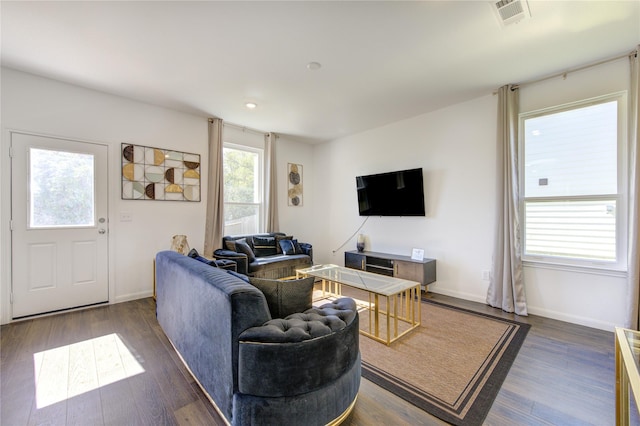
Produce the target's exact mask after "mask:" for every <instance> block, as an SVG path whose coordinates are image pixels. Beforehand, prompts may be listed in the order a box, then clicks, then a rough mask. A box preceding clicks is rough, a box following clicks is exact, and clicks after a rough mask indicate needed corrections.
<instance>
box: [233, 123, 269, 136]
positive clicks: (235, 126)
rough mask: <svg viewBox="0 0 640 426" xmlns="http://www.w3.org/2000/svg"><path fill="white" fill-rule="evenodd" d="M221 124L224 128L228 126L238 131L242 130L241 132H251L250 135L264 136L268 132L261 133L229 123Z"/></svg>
mask: <svg viewBox="0 0 640 426" xmlns="http://www.w3.org/2000/svg"><path fill="white" fill-rule="evenodd" d="M222 124H223V125H224V126H229V127H233V128H235V129H238V130H242V131H243V132H251V133H255V134H258V135H262V136H264V135H266V134H267V133H269V132H263V131H260V130H256V129H252V128H250V127H246V126H240V125H239V124H233V123H229V122H226V121H223V122H222Z"/></svg>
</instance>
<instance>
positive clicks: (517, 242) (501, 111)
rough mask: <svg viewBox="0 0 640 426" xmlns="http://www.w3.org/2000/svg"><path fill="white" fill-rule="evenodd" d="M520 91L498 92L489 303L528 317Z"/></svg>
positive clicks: (503, 89)
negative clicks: (522, 222) (520, 182)
mask: <svg viewBox="0 0 640 426" xmlns="http://www.w3.org/2000/svg"><path fill="white" fill-rule="evenodd" d="M518 109H519V98H518V89H517V87H513V86H511V85H507V86H502V87H501V88H500V89H499V90H498V132H497V164H496V172H497V173H496V184H497V186H496V188H497V203H496V231H495V232H496V233H495V240H494V249H493V265H492V271H491V280H490V281H489V289H488V290H487V304H488V305H490V306H493V307H495V308H501V309H502V310H503V311H505V312H515V313H516V314H518V315H527V302H526V298H525V292H524V283H523V279H522V246H521V238H520V234H521V231H520V217H519V211H518V198H519V186H518Z"/></svg>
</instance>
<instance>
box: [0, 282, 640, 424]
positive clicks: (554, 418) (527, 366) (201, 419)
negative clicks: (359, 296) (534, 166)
mask: <svg viewBox="0 0 640 426" xmlns="http://www.w3.org/2000/svg"><path fill="white" fill-rule="evenodd" d="M428 297H430V298H432V299H434V300H438V301H441V302H445V303H449V304H452V305H456V306H460V307H464V308H467V309H472V310H475V311H479V312H486V313H490V314H493V315H497V316H503V317H507V318H515V316H514V315H510V314H506V313H503V312H501V311H499V310H497V309H493V308H490V307H488V306H485V305H483V304H479V303H474V302H468V301H464V300H459V299H455V298H451V297H446V296H442V295H437V294H432V293H429V295H428ZM515 319H517V320H520V321H522V322H526V323H529V324H531V326H532V327H531V330H530V331H529V334H528V336H527V339H526V341H525V342H524V345H523V347H522V349H521V350H520V352H519V354H518V356H517V358H516V360H515V362H514V364H513V366H512V368H511V370H510V372H509V374H508V376H507V378H506V380H505V382H504V384H503V386H502V388H501V390H500V393H499V394H498V397H497V398H496V400H495V402H494V404H493V406H492V408H491V411H490V412H489V414H488V416H487V418H486V420H485V424H487V425H516V424H517V425H589V424H591V425H612V424H614V422H615V410H614V402H615V397H614V389H615V375H614V346H613V345H614V338H613V333H611V332H605V331H600V330H595V329H591V328H587V327H581V326H577V325H573V324H568V323H564V322H560V321H555V320H550V319H546V318H541V317H536V316H529V317H519V318H515ZM0 333H1V342H0V362H1V368H0V381H1V388H0V411H1V413H0V424H2V425H3V426H13V425H16V426H17V425H35V424H50V425H65V424H69V425H103V424H104V425H218V424H221V425H222V424H224V422H223V421H222V420H221V418H220V417H219V415H218V414H217V413H216V411H215V409H214V408H213V407H212V405H211V404H210V403H209V401H208V399H207V398H206V396H205V395H204V394H203V392H202V391H201V390H200V388H199V387H198V385H197V384H196V383H195V382H194V380H193V378H192V377H191V376H190V374H189V373H188V371H187V370H186V368H185V367H184V366H183V364H182V363H181V361H180V359H179V358H178V356H177V355H176V353H175V352H174V350H173V348H172V347H171V345H170V343H169V342H168V340H167V338H166V337H165V336H164V334H163V332H162V330H161V329H160V326H159V325H158V323H157V321H156V319H155V304H154V301H153V299H151V298H149V299H141V300H136V301H132V302H126V303H120V304H116V305H109V306H103V307H97V308H92V309H87V310H82V311H76V312H69V313H63V314H59V315H54V316H50V317H45V318H39V319H32V320H26V321H21V322H16V323H13V324H9V325H5V326H2V328H1V329H0ZM425 350H426V348H425ZM49 365H59V366H60V367H58V368H53V369H52V368H47V366H49ZM422 368H429V366H428V365H425V366H422ZM49 370H51V371H49ZM36 371H37V372H38V374H39V375H38V377H39V379H38V380H39V382H40V383H39V385H38V387H39V388H38V390H37V391H36V388H35V382H36V381H35V375H36ZM47 374H48V375H49V376H48V377H47ZM634 420H637V417H635V418H634ZM345 424H347V425H352V426H355V425H440V424H444V423H443V422H442V421H440V420H438V419H437V418H435V417H432V416H430V415H428V414H427V413H425V412H423V411H422V410H419V409H417V408H415V407H414V406H413V405H411V404H409V403H407V402H405V401H403V400H402V399H400V398H398V397H396V396H395V395H393V394H391V393H389V392H387V391H385V390H383V389H381V388H380V387H378V386H376V385H374V384H372V383H371V382H368V381H367V380H364V379H363V381H362V385H361V388H360V393H359V396H358V401H357V404H356V408H355V410H354V411H353V413H352V415H351V416H350V418H349V419H348V420H347V421H346V422H345Z"/></svg>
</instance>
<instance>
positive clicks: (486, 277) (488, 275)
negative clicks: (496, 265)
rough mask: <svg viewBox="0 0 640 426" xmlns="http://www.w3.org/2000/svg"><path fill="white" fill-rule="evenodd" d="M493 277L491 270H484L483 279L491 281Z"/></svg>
mask: <svg viewBox="0 0 640 426" xmlns="http://www.w3.org/2000/svg"><path fill="white" fill-rule="evenodd" d="M490 279H491V271H482V281H489V280H490Z"/></svg>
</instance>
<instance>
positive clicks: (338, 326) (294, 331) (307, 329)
mask: <svg viewBox="0 0 640 426" xmlns="http://www.w3.org/2000/svg"><path fill="white" fill-rule="evenodd" d="M345 326H346V323H345V322H344V321H342V320H341V319H340V318H338V317H337V316H333V315H332V316H323V315H319V314H317V313H315V312H311V313H308V314H307V313H297V314H291V315H289V316H288V317H286V318H276V319H272V320H271V321H267V322H266V323H265V324H264V325H263V326H261V327H253V328H250V329H248V330H245V331H244V332H243V333H242V334H241V335H240V340H242V341H250V342H260V343H292V342H302V341H303V340H309V339H315V338H316V337H321V336H326V335H327V334H331V333H332V332H334V331H338V330H342V329H343V328H344V327H345Z"/></svg>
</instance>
